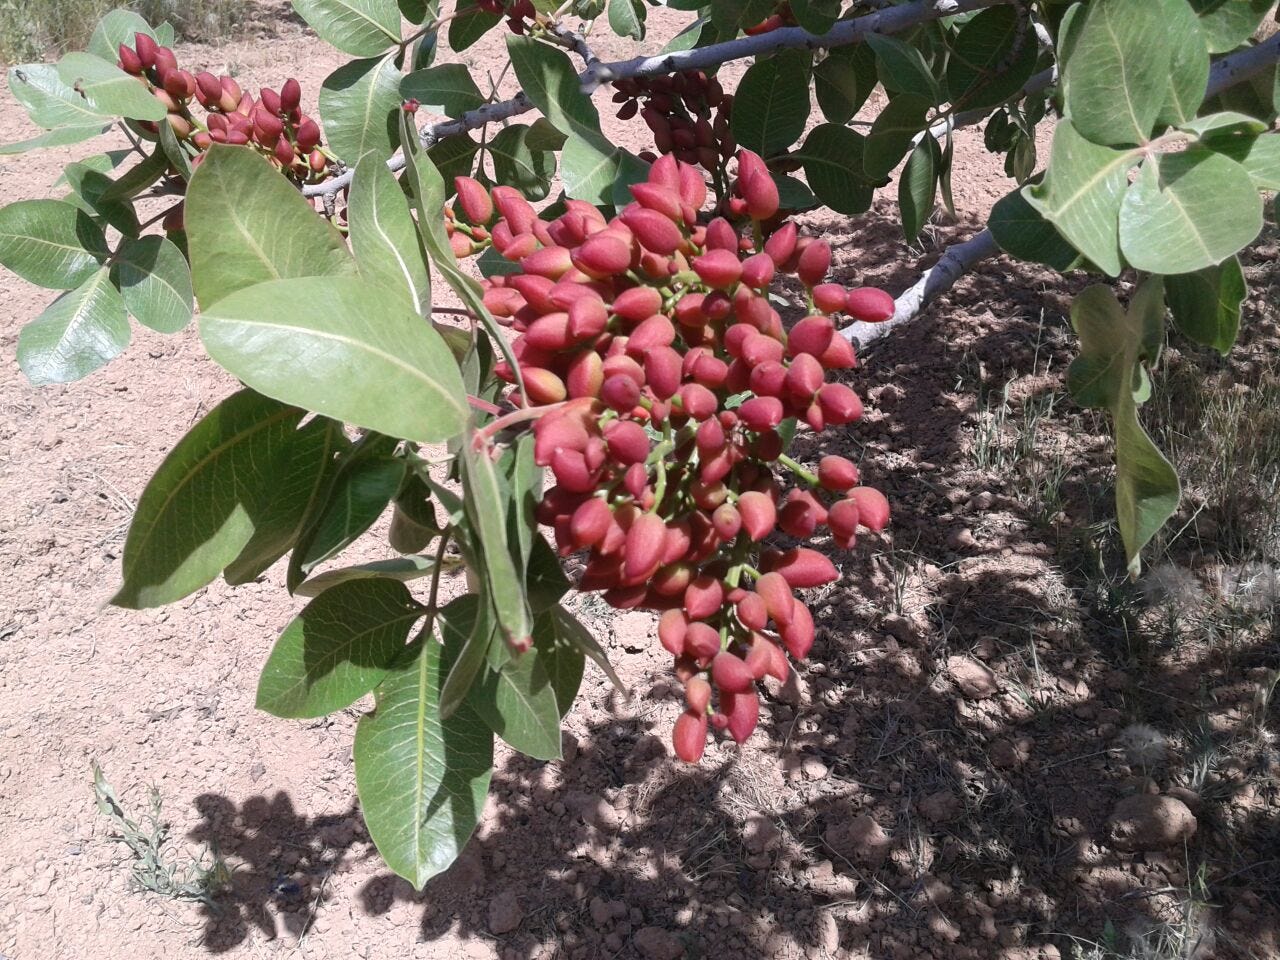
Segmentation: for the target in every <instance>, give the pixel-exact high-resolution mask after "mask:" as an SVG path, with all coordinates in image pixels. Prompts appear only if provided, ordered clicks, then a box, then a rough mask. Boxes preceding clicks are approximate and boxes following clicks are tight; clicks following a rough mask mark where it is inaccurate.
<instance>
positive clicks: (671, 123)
mask: <svg viewBox="0 0 1280 960" xmlns="http://www.w3.org/2000/svg"><path fill="white" fill-rule="evenodd" d="M613 86H614V89H615V90H616V92H615V93H614V95H613V102H614V103H618V104H621V106H620V107H619V108H618V118H619V119H620V120H629V119H630V118H631V117H634V116H635V115H636V113H637V112H638V113H639V114H640V117H641V119H643V120H644V122H645V125H646V126H648V128H649V130H650V131H651V132H652V133H653V142H654V146H655V147H656V148H657V150H658V153H659V154H664V155H665V154H674V155H675V158H676V159H677V160H679V161H681V162H682V163H689V164H696V165H698V166H700V167H702V168H703V169H704V170H706V171H707V172H708V173H711V174H713V175H717V176H718V175H720V174H721V172H722V171H723V169H724V166H725V164H726V163H727V161H728V160H729V158H730V157H732V156H733V154H734V151H735V150H737V143H736V141H735V140H734V138H733V132H732V131H731V130H730V129H729V119H730V116H731V114H732V110H733V95H732V94H728V93H725V92H724V90H723V89H722V88H721V86H720V81H719V80H717V79H716V78H715V77H708V76H707V75H706V74H705V73H703V72H702V71H701V70H696V71H690V72H687V73H673V74H669V75H664V76H658V77H636V78H634V79H623V80H618V81H615V82H614V85H613ZM641 156H642V158H643V159H646V160H655V159H657V157H656V155H653V154H650V155H648V156H645V155H643V154H642V155H641Z"/></svg>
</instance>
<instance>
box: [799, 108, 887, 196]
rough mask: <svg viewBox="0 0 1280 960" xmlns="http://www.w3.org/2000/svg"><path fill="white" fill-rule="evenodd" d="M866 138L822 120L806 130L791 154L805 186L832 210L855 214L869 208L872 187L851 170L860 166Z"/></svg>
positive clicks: (846, 128)
mask: <svg viewBox="0 0 1280 960" xmlns="http://www.w3.org/2000/svg"><path fill="white" fill-rule="evenodd" d="M865 147H866V139H865V138H864V137H863V136H862V134H860V133H855V132H854V131H852V130H850V129H849V128H848V127H844V126H841V125H839V124H835V123H823V124H819V125H818V126H816V127H814V128H813V129H812V130H810V131H809V136H807V137H806V138H805V141H804V145H803V146H802V147H801V148H800V149H799V151H797V153H796V154H795V156H796V159H798V160H799V161H800V162H801V163H802V164H803V165H804V176H805V179H806V180H808V181H809V189H811V190H812V191H813V192H814V195H815V196H817V198H818V199H819V200H821V201H822V202H823V203H824V204H826V205H827V206H828V207H830V208H831V209H832V210H834V211H836V213H843V214H846V215H848V216H857V215H858V214H860V213H865V212H866V211H867V210H870V209H871V201H872V198H873V197H874V193H875V191H874V188H873V187H872V186H871V184H869V183H867V182H865V181H864V180H863V179H862V178H861V177H859V176H857V175H856V174H854V173H852V172H851V171H857V170H858V169H859V168H860V167H861V166H862V161H863V159H864V154H863V151H864V149H865Z"/></svg>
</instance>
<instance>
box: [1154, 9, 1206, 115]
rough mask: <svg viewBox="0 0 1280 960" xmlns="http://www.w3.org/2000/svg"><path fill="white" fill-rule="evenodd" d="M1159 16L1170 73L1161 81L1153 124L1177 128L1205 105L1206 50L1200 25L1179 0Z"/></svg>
mask: <svg viewBox="0 0 1280 960" xmlns="http://www.w3.org/2000/svg"><path fill="white" fill-rule="evenodd" d="M1162 14H1163V18H1164V34H1165V35H1164V41H1163V42H1164V43H1165V44H1167V45H1168V47H1169V73H1168V76H1167V77H1166V78H1165V81H1164V82H1165V84H1166V90H1165V97H1164V105H1163V106H1162V107H1161V108H1160V113H1159V114H1158V115H1157V116H1156V123H1158V124H1169V125H1174V126H1176V125H1177V124H1180V123H1185V122H1187V121H1189V120H1191V119H1192V118H1193V117H1194V116H1195V115H1196V113H1197V111H1199V109H1200V105H1201V104H1202V103H1203V102H1204V91H1205V85H1206V84H1207V83H1208V82H1209V48H1208V47H1207V46H1206V45H1205V38H1204V32H1203V31H1202V30H1201V29H1200V21H1199V20H1197V19H1196V16H1195V14H1194V13H1192V11H1191V8H1190V7H1188V6H1187V5H1186V4H1185V3H1183V2H1181V0H1171V2H1169V3H1167V4H1165V5H1164V9H1163V10H1162Z"/></svg>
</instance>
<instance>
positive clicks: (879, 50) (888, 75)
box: [866, 33, 942, 106]
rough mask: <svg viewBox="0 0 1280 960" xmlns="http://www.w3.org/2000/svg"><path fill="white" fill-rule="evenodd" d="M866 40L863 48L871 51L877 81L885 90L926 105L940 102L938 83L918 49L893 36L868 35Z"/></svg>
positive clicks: (940, 92) (940, 95) (940, 94)
mask: <svg viewBox="0 0 1280 960" xmlns="http://www.w3.org/2000/svg"><path fill="white" fill-rule="evenodd" d="M866 39H867V46H869V47H870V48H871V49H872V50H874V51H875V55H876V60H877V61H878V66H879V75H880V82H881V83H883V84H884V87H885V89H886V90H888V91H891V92H894V93H908V94H911V95H913V96H917V97H921V98H923V99H925V100H928V101H929V106H933V105H934V104H936V103H937V102H938V101H939V100H941V99H942V91H941V89H939V87H938V81H937V80H936V79H935V78H934V76H933V71H932V70H930V69H929V65H928V64H926V63H925V62H924V57H923V56H921V55H920V51H919V50H917V49H916V48H915V47H913V46H911V44H909V43H906V42H905V41H903V40H899V39H898V38H897V37H887V36H884V35H882V34H877V33H868V34H867V35H866Z"/></svg>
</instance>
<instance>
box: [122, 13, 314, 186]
mask: <svg viewBox="0 0 1280 960" xmlns="http://www.w3.org/2000/svg"><path fill="white" fill-rule="evenodd" d="M119 54H120V61H119V65H120V68H121V69H122V70H124V71H125V72H126V73H130V74H133V75H134V76H136V77H138V78H139V79H140V80H142V81H143V82H144V83H146V84H147V87H148V89H149V90H150V91H151V94H152V96H154V97H155V98H156V99H157V100H159V101H160V102H161V103H163V104H164V105H165V107H166V109H168V111H169V115H168V117H167V120H168V123H169V126H170V127H172V128H173V132H174V135H175V136H176V137H177V138H178V139H179V140H187V139H188V138H189V139H190V142H191V143H192V144H194V145H195V146H196V147H197V148H198V149H199V150H207V149H209V147H210V146H211V145H212V144H214V143H229V144H241V145H248V146H252V147H254V148H255V149H257V150H258V152H259V153H261V154H263V155H264V156H266V157H267V158H269V159H270V160H271V162H272V163H274V164H275V165H276V166H277V167H279V168H280V169H281V170H282V171H283V172H285V173H286V174H287V175H289V176H290V177H291V178H292V179H294V180H296V181H298V182H304V181H308V182H314V181H317V180H321V179H324V177H325V176H327V168H328V166H329V158H328V156H327V155H326V154H325V152H324V151H323V150H322V149H321V147H320V125H319V124H318V123H316V121H315V120H313V119H311V118H310V117H308V116H307V115H306V114H304V113H303V112H302V109H301V102H302V87H301V86H300V85H299V83H298V81H297V80H295V79H293V78H292V77H291V78H289V79H288V80H286V81H285V83H284V86H282V87H281V88H280V90H279V92H277V91H275V90H273V89H271V88H270V87H263V88H262V90H261V91H260V93H259V95H258V99H257V100H255V99H254V98H253V96H252V95H251V94H248V93H245V92H244V91H242V90H241V89H240V85H239V84H238V83H236V81H235V80H234V79H232V78H231V77H229V76H221V77H217V76H214V75H213V74H212V73H200V74H196V75H193V74H191V73H190V72H189V71H187V70H183V69H180V68H179V67H178V63H177V59H176V57H175V56H174V53H173V51H172V50H170V49H169V48H168V47H163V46H160V45H159V44H157V43H156V42H155V40H153V39H152V38H151V37H149V36H148V35H147V34H145V33H139V34H136V35H135V36H134V43H133V46H129V45H128V44H124V43H122V44H120V49H119ZM192 100H195V101H197V102H198V103H199V104H200V106H202V107H204V109H205V111H206V112H207V115H206V116H205V118H204V121H203V122H201V121H200V120H199V119H198V118H197V117H196V116H195V115H193V114H192V113H191V101H192ZM140 126H141V127H142V129H143V130H144V131H146V132H149V133H152V134H154V133H156V132H157V127H156V125H155V124H154V123H142V124H140ZM202 157H203V154H197V155H196V156H195V157H194V158H193V161H192V165H193V166H194V165H196V164H198V163H199V162H200V160H201V159H202Z"/></svg>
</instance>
